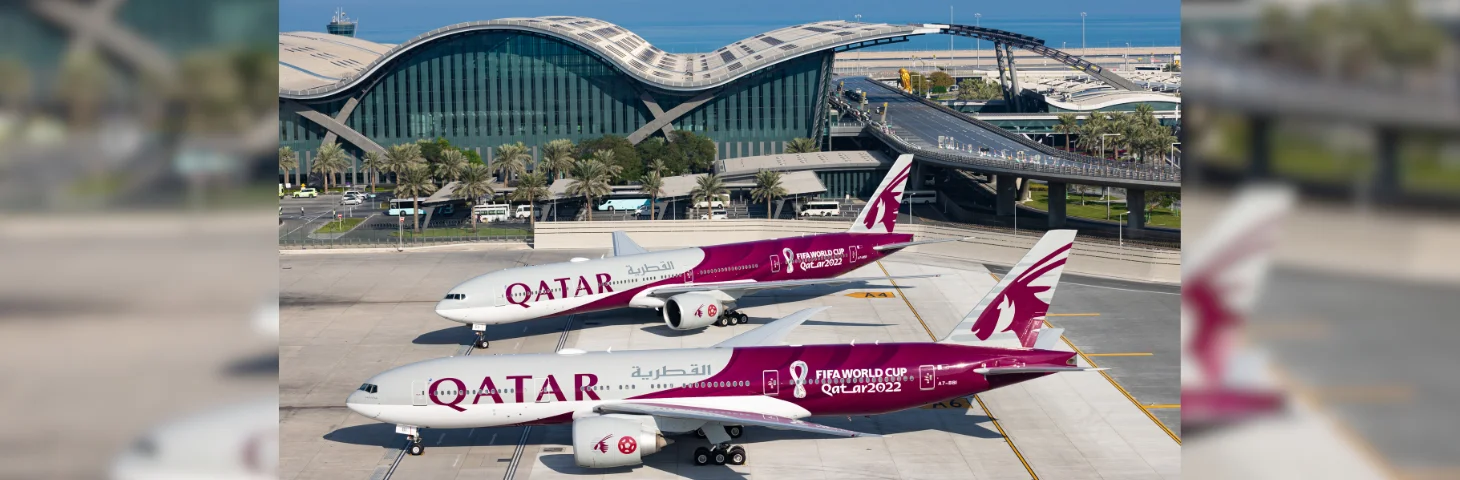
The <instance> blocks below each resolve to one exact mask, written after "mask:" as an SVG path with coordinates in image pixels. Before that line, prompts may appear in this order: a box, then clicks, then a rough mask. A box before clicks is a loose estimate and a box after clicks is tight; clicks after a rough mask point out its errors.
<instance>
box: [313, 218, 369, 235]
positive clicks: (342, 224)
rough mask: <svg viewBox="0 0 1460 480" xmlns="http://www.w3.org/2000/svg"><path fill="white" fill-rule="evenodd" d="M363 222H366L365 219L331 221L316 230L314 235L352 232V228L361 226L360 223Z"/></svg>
mask: <svg viewBox="0 0 1460 480" xmlns="http://www.w3.org/2000/svg"><path fill="white" fill-rule="evenodd" d="M363 221H365V219H363V218H346V219H342V220H331V221H329V223H326V224H324V225H321V226H320V227H319V228H316V229H314V233H344V232H348V231H350V229H352V228H355V226H356V225H359V224H360V222H363Z"/></svg>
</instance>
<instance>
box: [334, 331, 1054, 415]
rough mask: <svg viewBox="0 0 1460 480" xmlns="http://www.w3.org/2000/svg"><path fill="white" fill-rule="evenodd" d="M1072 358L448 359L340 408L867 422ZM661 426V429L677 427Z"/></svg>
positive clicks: (411, 368) (645, 353) (919, 353)
mask: <svg viewBox="0 0 1460 480" xmlns="http://www.w3.org/2000/svg"><path fill="white" fill-rule="evenodd" d="M1073 358H1074V353H1071V352H1061V351H1050V350H1032V349H1005V348H994V347H975V346H962V345H949V344H935V343H889V344H872V345H805V346H799V345H793V346H766V347H740V348H705V349H678V350H642V351H627V352H594V353H577V354H572V353H563V354H531V355H509V356H475V357H451V358H443V359H435V360H427V361H423V362H418V363H414V364H410V365H405V366H402V367H398V368H395V369H392V370H389V371H386V372H384V373H381V374H379V375H376V376H375V377H374V378H371V379H370V381H369V383H368V384H369V385H374V386H376V389H375V391H374V392H373V393H372V392H367V391H365V390H361V391H356V392H355V393H354V394H352V395H351V396H350V398H349V399H348V400H347V401H346V403H347V405H348V406H349V407H350V408H351V409H352V410H354V411H356V412H358V413H360V414H362V415H365V416H367V417H370V418H373V419H376V420H379V421H382V422H386V423H395V424H399V425H412V426H418V427H433V428H467V427H489V426H503V425H520V424H552V423H565V422H570V421H572V420H573V419H574V418H575V417H577V416H582V415H585V414H592V412H593V408H594V406H596V405H598V404H601V403H604V402H625V401H627V402H656V403H667V404H676V405H685V406H695V407H703V408H721V409H725V410H739V411H753V412H760V413H767V414H774V415H780V416H785V417H789V418H804V417H807V416H812V415H871V414H880V413H887V412H893V411H898V410H903V409H907V408H913V407H917V406H920V405H924V404H928V403H932V402H938V401H942V400H947V399H950V398H954V397H961V396H967V395H972V394H976V393H979V392H983V391H987V390H990V389H993V388H997V387H1000V386H1004V385H1009V384H1013V383H1018V382H1022V381H1025V380H1030V379H1033V378H1038V377H1040V376H1044V375H1048V373H1021V374H1004V375H991V376H988V377H987V378H986V377H985V375H983V374H981V373H978V372H975V371H974V369H976V368H983V367H989V368H993V367H1022V366H1065V365H1070V364H1071V362H1072V359H1073ZM673 423H674V422H673V421H664V422H661V425H660V428H661V429H663V430H665V431H670V432H674V431H688V430H692V429H694V428H698V427H699V425H700V424H702V423H703V422H693V421H688V422H685V423H684V424H683V425H680V428H676V427H675V426H674V425H673Z"/></svg>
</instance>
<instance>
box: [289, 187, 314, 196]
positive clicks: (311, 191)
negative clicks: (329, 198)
mask: <svg viewBox="0 0 1460 480" xmlns="http://www.w3.org/2000/svg"><path fill="white" fill-rule="evenodd" d="M318 196H319V190H315V189H313V188H308V187H306V188H301V189H299V190H295V191H294V198H315V197H318Z"/></svg>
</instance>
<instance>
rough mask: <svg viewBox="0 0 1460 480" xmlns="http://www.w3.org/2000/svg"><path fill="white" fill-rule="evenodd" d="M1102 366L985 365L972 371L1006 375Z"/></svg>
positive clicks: (1068, 370) (1076, 370) (1087, 368)
mask: <svg viewBox="0 0 1460 480" xmlns="http://www.w3.org/2000/svg"><path fill="white" fill-rule="evenodd" d="M1100 370H1105V369H1104V368H1092V367H986V368H975V369H973V372H974V373H978V374H982V375H1007V374H1010V373H1058V372H1084V371H1100Z"/></svg>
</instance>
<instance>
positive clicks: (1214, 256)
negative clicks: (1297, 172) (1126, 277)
mask: <svg viewBox="0 0 1460 480" xmlns="http://www.w3.org/2000/svg"><path fill="white" fill-rule="evenodd" d="M1293 202H1294V194H1293V192H1292V190H1291V189H1289V188H1287V187H1280V186H1267V185H1264V186H1254V187H1248V188H1246V189H1244V190H1243V191H1241V192H1240V193H1239V194H1238V195H1237V198H1236V199H1235V200H1234V201H1233V204H1232V206H1231V207H1229V208H1228V210H1227V211H1226V213H1224V214H1223V215H1222V217H1221V218H1220V219H1219V220H1218V221H1217V222H1215V223H1213V224H1212V226H1211V227H1210V229H1209V230H1208V233H1207V235H1205V238H1204V239H1203V241H1202V242H1201V243H1200V244H1199V245H1197V246H1196V248H1192V249H1189V250H1188V252H1191V254H1190V255H1189V256H1186V258H1183V259H1182V262H1181V263H1182V269H1181V284H1182V286H1181V347H1182V348H1181V423H1182V427H1183V429H1185V430H1186V431H1187V432H1188V433H1195V434H1202V433H1204V432H1206V431H1209V430H1212V429H1215V428H1220V427H1223V426H1227V425H1232V424H1237V423H1241V422H1243V421H1246V420H1249V419H1253V418H1258V417H1263V416H1267V415H1271V414H1276V413H1280V412H1282V411H1283V410H1285V409H1286V406H1287V395H1286V394H1285V393H1283V392H1282V391H1281V390H1280V389H1279V388H1277V386H1276V382H1275V381H1273V379H1271V378H1266V377H1265V375H1264V369H1265V367H1266V365H1265V358H1264V357H1263V355H1261V354H1260V353H1259V352H1258V351H1255V350H1252V349H1248V348H1243V347H1242V345H1241V343H1242V334H1243V329H1244V324H1245V322H1246V319H1247V316H1248V314H1249V313H1250V312H1251V310H1252V305H1253V304H1254V303H1255V302H1256V301H1257V298H1258V295H1259V294H1260V293H1261V292H1262V284H1263V281H1264V277H1265V276H1266V274H1267V271H1268V263H1269V258H1270V256H1271V251H1272V248H1273V246H1274V243H1275V242H1276V240H1277V238H1276V237H1277V233H1278V227H1279V225H1278V223H1279V222H1281V221H1282V219H1284V218H1286V217H1287V214H1288V212H1289V210H1290V209H1291V208H1292V204H1293Z"/></svg>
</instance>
